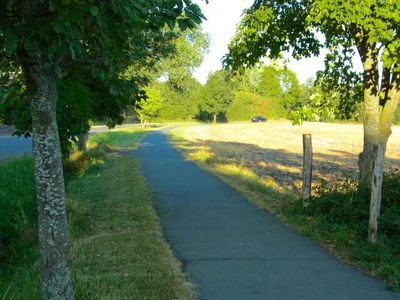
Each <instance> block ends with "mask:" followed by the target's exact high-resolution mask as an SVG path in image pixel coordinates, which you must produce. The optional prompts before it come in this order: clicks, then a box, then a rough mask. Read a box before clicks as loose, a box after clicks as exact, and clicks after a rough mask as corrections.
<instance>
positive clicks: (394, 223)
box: [170, 128, 400, 290]
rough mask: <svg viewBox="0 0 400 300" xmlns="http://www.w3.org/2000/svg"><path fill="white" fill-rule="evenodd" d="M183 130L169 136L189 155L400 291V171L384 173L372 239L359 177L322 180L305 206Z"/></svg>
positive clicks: (345, 259) (304, 233)
mask: <svg viewBox="0 0 400 300" xmlns="http://www.w3.org/2000/svg"><path fill="white" fill-rule="evenodd" d="M183 130H184V128H178V129H176V130H174V131H172V132H171V134H170V139H171V141H172V142H173V143H174V144H175V146H176V147H178V148H179V149H181V150H182V151H183V153H184V154H185V156H186V158H187V159H189V160H193V161H194V162H196V163H197V164H198V165H199V166H200V167H201V168H203V169H205V170H207V171H209V172H211V173H213V174H215V175H216V176H218V177H219V178H220V179H221V180H222V181H224V182H226V183H227V184H229V185H231V186H232V187H233V188H235V189H236V190H238V191H239V192H240V193H242V194H243V195H244V196H245V197H246V198H247V199H249V201H250V202H252V203H254V204H255V205H257V206H258V207H260V208H262V209H264V210H267V211H269V212H271V213H273V214H274V215H276V216H277V217H278V218H280V219H281V220H282V221H283V222H285V223H286V224H287V225H289V226H290V227H292V228H293V229H295V230H296V231H297V232H299V233H301V234H303V235H305V236H307V237H310V238H311V239H313V240H315V241H318V242H319V243H320V244H321V245H322V246H323V247H325V248H326V249H328V250H329V251H330V252H332V253H333V254H335V255H336V256H337V257H339V258H340V259H341V260H342V261H343V262H345V263H348V264H350V265H352V266H354V267H356V268H359V269H361V270H363V271H364V272H366V273H368V274H370V275H372V276H374V277H377V278H380V279H382V280H384V281H385V282H386V284H387V286H388V287H389V288H391V289H394V290H400V196H399V195H400V185H399V183H400V172H399V173H394V174H390V175H388V174H387V175H386V176H385V179H384V184H383V196H382V208H381V218H380V220H379V233H378V243H377V244H371V243H369V242H368V241H367V229H368V216H369V197H368V195H366V196H365V195H360V194H359V192H358V189H357V184H356V182H354V181H352V180H350V179H346V180H343V182H342V183H340V184H339V185H336V186H330V185H328V184H327V183H323V184H321V185H319V186H318V187H317V188H316V190H315V191H314V194H315V196H314V197H313V199H312V201H311V202H310V205H309V206H308V207H307V208H304V207H303V206H302V203H301V200H300V199H299V196H298V195H295V194H290V193H288V192H287V191H285V190H283V189H282V188H281V187H279V186H277V185H276V183H274V182H270V181H268V180H265V179H262V178H260V177H259V176H257V175H256V174H255V173H254V172H252V171H251V170H249V169H247V168H245V167H243V166H241V165H240V164H235V163H234V162H235V159H232V157H231V159H230V160H227V159H224V158H223V157H224V156H223V155H219V153H217V152H212V151H211V149H209V148H205V147H202V146H198V144H196V142H191V141H188V140H185V139H183V137H182V136H183ZM237 161H240V159H237Z"/></svg>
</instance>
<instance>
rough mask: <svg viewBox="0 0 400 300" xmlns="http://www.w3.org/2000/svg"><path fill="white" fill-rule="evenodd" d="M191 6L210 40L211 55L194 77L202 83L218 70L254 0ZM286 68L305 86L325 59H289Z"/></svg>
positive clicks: (218, 0) (217, 0) (214, 1)
mask: <svg viewBox="0 0 400 300" xmlns="http://www.w3.org/2000/svg"><path fill="white" fill-rule="evenodd" d="M194 2H195V3H197V4H198V5H199V6H200V7H201V10H202V11H203V14H204V15H205V16H206V18H207V21H204V22H203V25H202V27H203V29H204V31H205V32H207V33H208V34H209V35H210V37H211V44H210V53H209V54H208V55H206V57H205V59H204V61H203V64H202V65H201V66H200V68H199V69H197V70H196V72H195V73H194V76H195V77H196V78H197V79H198V80H199V81H200V82H201V83H205V82H206V81H207V76H208V74H209V73H210V72H212V71H215V70H219V69H221V67H222V65H221V59H222V57H223V56H224V54H226V53H227V51H228V43H229V41H230V40H231V38H232V37H233V36H234V34H235V30H236V24H237V23H238V22H239V21H240V17H241V14H242V12H243V10H244V9H245V8H248V7H250V6H251V4H252V3H253V0H209V3H208V4H206V3H205V1H204V0H203V1H202V0H194ZM285 57H286V56H285ZM287 58H289V57H288V56H287ZM288 66H289V68H290V69H291V70H293V71H294V72H296V74H297V78H298V79H299V81H300V82H301V83H304V82H305V81H306V80H307V79H308V78H310V77H315V73H316V72H317V71H318V70H323V69H324V58H323V56H322V55H321V56H319V57H313V58H307V59H301V60H299V61H296V60H295V59H293V58H292V59H290V58H289V63H288Z"/></svg>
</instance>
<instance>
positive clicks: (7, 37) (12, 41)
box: [0, 27, 18, 55]
mask: <svg viewBox="0 0 400 300" xmlns="http://www.w3.org/2000/svg"><path fill="white" fill-rule="evenodd" d="M1 33H2V35H3V49H4V51H5V53H6V54H8V55H10V54H13V53H14V52H15V50H16V49H17V45H18V37H17V35H16V34H15V33H14V31H13V30H12V29H11V28H9V27H5V28H3V30H2V32H1V31H0V34H1ZM0 36H1V35H0Z"/></svg>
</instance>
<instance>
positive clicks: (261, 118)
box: [251, 116, 267, 123]
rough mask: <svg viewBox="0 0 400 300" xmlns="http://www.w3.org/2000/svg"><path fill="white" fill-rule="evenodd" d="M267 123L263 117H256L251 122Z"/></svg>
mask: <svg viewBox="0 0 400 300" xmlns="http://www.w3.org/2000/svg"><path fill="white" fill-rule="evenodd" d="M265 121H267V119H266V118H264V117H263V116H255V117H252V118H251V122H253V123H256V122H265Z"/></svg>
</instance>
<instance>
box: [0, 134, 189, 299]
mask: <svg viewBox="0 0 400 300" xmlns="http://www.w3.org/2000/svg"><path fill="white" fill-rule="evenodd" d="M144 135H145V132H143V131H142V130H138V129H135V130H123V131H122V132H117V131H115V132H112V133H101V134H96V135H93V136H91V137H90V140H91V141H90V144H91V145H93V144H94V142H93V140H94V141H95V142H96V148H95V149H92V150H90V151H88V152H87V153H85V154H82V153H75V154H73V155H72V156H71V157H72V159H71V160H70V161H69V162H68V163H67V164H66V173H67V174H66V175H67V176H66V177H67V178H68V179H67V184H66V192H67V209H68V221H69V226H70V265H71V268H72V272H73V276H74V287H75V295H76V298H77V299H192V298H194V292H193V288H192V284H190V283H189V282H188V281H187V280H186V277H185V275H184V274H183V273H182V271H181V268H180V263H179V261H177V260H176V259H175V257H174V256H173V254H172V251H171V250H170V248H169V246H168V244H167V243H166V242H165V241H164V239H163V237H162V234H161V230H160V225H159V221H158V218H157V216H156V214H155V211H154V209H153V206H152V200H151V197H152V196H151V193H150V192H149V190H148V188H147V185H146V182H145V179H144V178H143V176H142V174H141V173H140V170H139V162H138V160H137V159H136V158H134V157H133V156H128V155H123V154H122V153H121V152H118V151H112V150H110V149H123V150H124V151H126V150H133V149H135V147H136V145H137V144H138V142H139V141H140V140H141V138H142V137H143V136H144ZM92 139H93V140H92ZM17 175H18V176H17ZM0 179H2V181H1V182H0V185H1V188H2V189H1V190H0V207H1V210H0V217H1V218H0V226H1V227H0V230H1V232H0V237H1V243H2V246H7V247H2V249H5V250H4V251H2V252H1V256H0V299H41V293H40V281H39V269H38V250H37V220H36V204H35V199H34V198H35V197H34V182H33V180H34V177H33V164H32V158H30V157H23V158H20V159H16V160H12V161H8V162H5V163H4V162H3V163H1V164H0ZM16 221H18V222H17V223H16ZM7 228H13V231H9V230H8V231H6V229H7ZM5 233H7V234H8V235H7V236H6V235H5Z"/></svg>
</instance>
